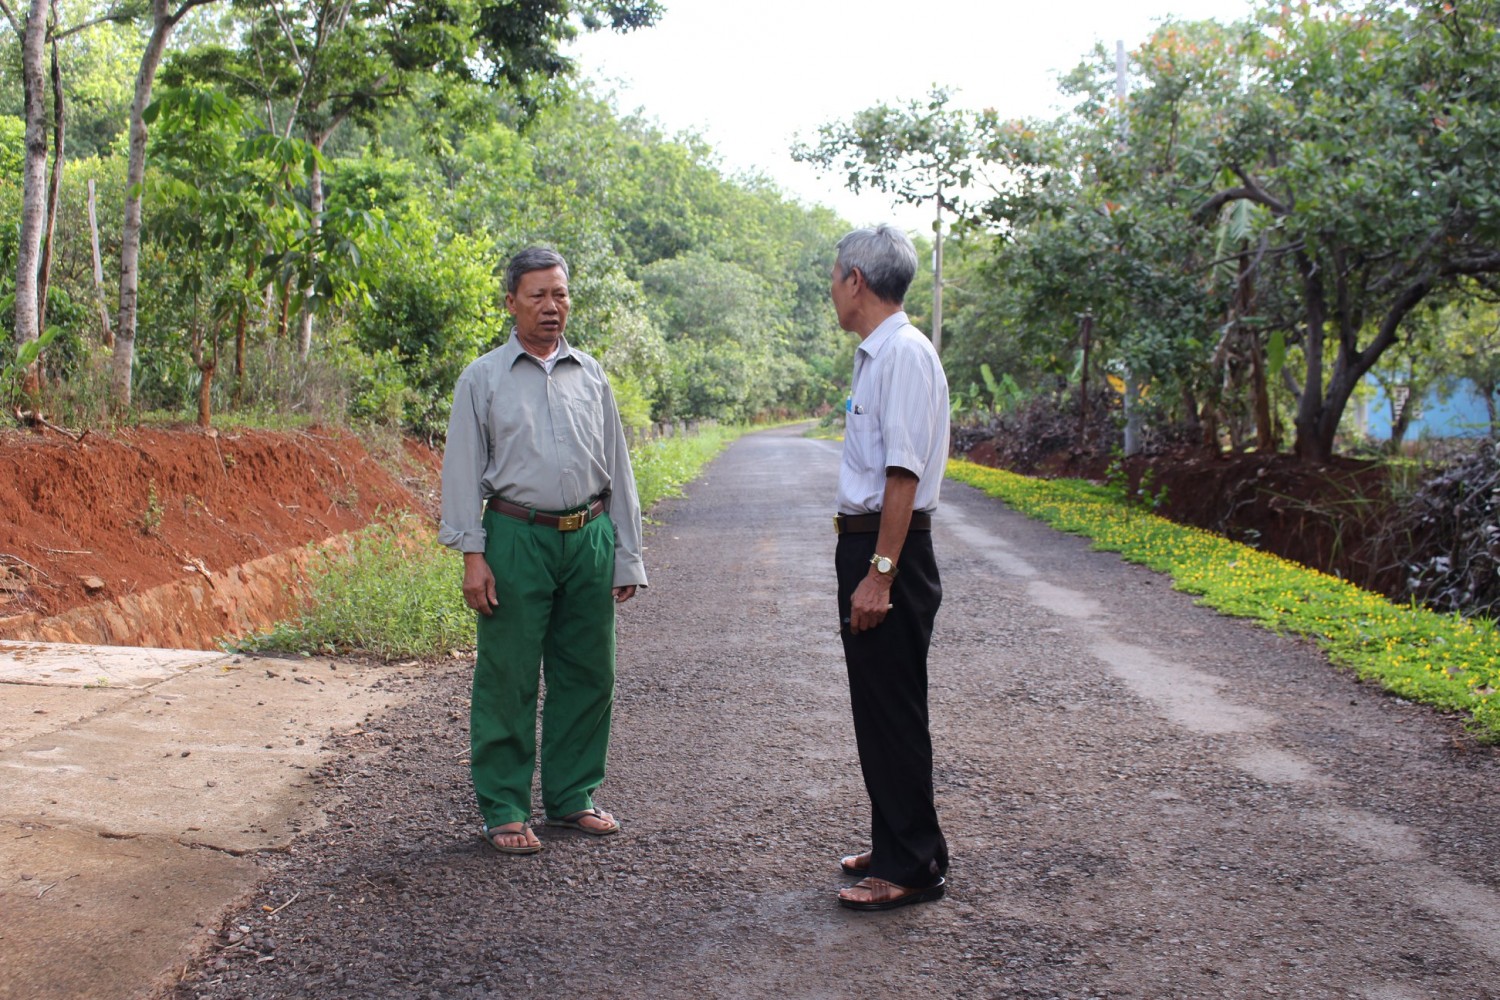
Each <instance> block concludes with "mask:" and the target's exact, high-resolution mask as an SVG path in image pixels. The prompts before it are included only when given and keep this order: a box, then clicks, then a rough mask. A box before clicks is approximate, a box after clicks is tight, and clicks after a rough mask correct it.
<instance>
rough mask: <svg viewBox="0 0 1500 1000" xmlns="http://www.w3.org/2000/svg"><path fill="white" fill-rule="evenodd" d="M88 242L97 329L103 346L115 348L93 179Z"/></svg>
mask: <svg viewBox="0 0 1500 1000" xmlns="http://www.w3.org/2000/svg"><path fill="white" fill-rule="evenodd" d="M89 241H90V243H91V244H92V245H93V250H94V301H95V303H97V304H98V306H99V329H100V331H101V338H102V340H103V343H104V346H105V347H108V348H113V347H114V346H115V332H114V329H113V328H112V327H111V326H110V320H109V306H107V305H106V304H105V302H104V261H103V259H102V258H101V257H100V256H99V215H98V213H97V212H95V211H94V179H93V178H92V177H90V178H89Z"/></svg>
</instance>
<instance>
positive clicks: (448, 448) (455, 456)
mask: <svg viewBox="0 0 1500 1000" xmlns="http://www.w3.org/2000/svg"><path fill="white" fill-rule="evenodd" d="M478 381H479V380H478V379H475V378H473V377H472V375H471V373H470V372H465V373H464V374H463V376H462V377H460V378H459V380H458V385H457V387H455V389H454V391H453V410H452V412H451V413H450V414H449V415H448V439H447V444H446V445H445V447H444V449H443V500H442V520H441V521H440V523H439V525H438V542H439V543H440V544H442V545H446V546H448V547H449V548H451V549H457V550H458V551H459V552H483V551H484V539H485V535H484V524H483V521H482V518H483V516H484V492H483V487H482V486H481V484H480V480H481V478H482V477H483V476H484V470H485V465H486V464H487V463H488V460H489V447H488V444H487V443H486V436H487V434H488V431H487V429H486V423H485V416H484V410H483V399H482V396H481V393H480V387H479V385H478V384H477V383H478Z"/></svg>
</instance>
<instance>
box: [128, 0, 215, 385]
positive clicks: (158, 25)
mask: <svg viewBox="0 0 1500 1000" xmlns="http://www.w3.org/2000/svg"><path fill="white" fill-rule="evenodd" d="M213 2H214V0H180V2H178V3H174V2H172V0H150V15H151V30H150V33H149V35H148V36H147V38H146V47H145V49H144V50H142V52H141V62H140V68H139V69H138V70H137V72H136V77H135V95H134V97H133V98H132V99H131V102H130V153H129V158H128V160H127V161H126V168H125V223H124V226H123V227H122V228H121V235H120V316H119V321H118V323H117V324H116V329H115V353H114V359H113V362H112V375H111V378H110V390H111V394H112V395H113V397H114V406H115V409H116V411H117V412H122V413H123V412H125V411H127V410H129V409H130V398H131V387H132V376H133V372H134V368H135V338H136V321H137V313H138V309H137V299H138V297H139V295H140V259H141V196H142V192H143V190H144V189H143V183H142V182H143V181H144V180H145V176H146V138H147V128H146V108H147V107H149V106H150V104H151V88H152V87H153V86H154V85H155V82H156V71H157V69H158V68H160V66H161V60H162V56H163V55H164V54H165V53H166V50H167V42H168V41H169V40H170V39H171V37H172V32H173V30H174V29H176V27H177V25H178V24H180V23H181V22H182V19H183V18H184V17H186V16H187V15H188V14H189V13H190V12H191V11H192V10H194V9H195V8H197V7H201V6H203V5H205V4H209V3H213Z"/></svg>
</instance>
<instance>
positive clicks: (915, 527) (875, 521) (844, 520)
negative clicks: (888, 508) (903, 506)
mask: <svg viewBox="0 0 1500 1000" xmlns="http://www.w3.org/2000/svg"><path fill="white" fill-rule="evenodd" d="M879 530H880V512H879V511H876V512H875V513H874V514H835V515H833V533H834V534H835V535H844V534H849V535H869V534H873V533H875V532H877V531H879ZM906 530H907V531H931V530H932V515H931V514H929V513H927V512H926V511H925V510H914V511H912V512H911V524H910V525H909V526H908V527H907V529H906Z"/></svg>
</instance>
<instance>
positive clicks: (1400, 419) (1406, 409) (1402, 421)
mask: <svg viewBox="0 0 1500 1000" xmlns="http://www.w3.org/2000/svg"><path fill="white" fill-rule="evenodd" d="M1412 395H1413V394H1412V392H1411V386H1410V385H1408V386H1407V393H1406V398H1405V399H1403V400H1401V405H1400V406H1394V405H1393V406H1392V407H1391V410H1392V413H1391V439H1390V441H1388V442H1386V450H1387V451H1388V452H1389V453H1390V454H1392V455H1399V454H1401V446H1402V444H1404V443H1405V441H1406V432H1407V431H1409V430H1411V418H1412V413H1413V411H1415V410H1416V401H1415V400H1414V399H1412Z"/></svg>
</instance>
